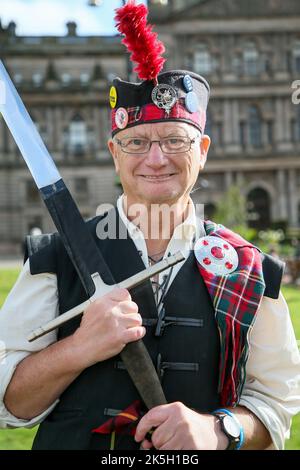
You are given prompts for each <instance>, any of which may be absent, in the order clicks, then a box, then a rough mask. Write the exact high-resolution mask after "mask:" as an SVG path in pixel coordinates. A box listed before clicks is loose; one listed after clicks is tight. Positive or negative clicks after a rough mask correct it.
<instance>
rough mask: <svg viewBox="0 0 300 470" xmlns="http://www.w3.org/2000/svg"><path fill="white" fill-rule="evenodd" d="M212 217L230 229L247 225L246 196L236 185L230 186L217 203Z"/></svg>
mask: <svg viewBox="0 0 300 470" xmlns="http://www.w3.org/2000/svg"><path fill="white" fill-rule="evenodd" d="M214 218H215V220H216V222H218V223H220V224H223V225H225V226H226V227H228V228H230V229H233V227H239V226H241V227H244V226H246V225H247V205H246V198H245V197H244V196H243V195H242V193H241V191H240V189H239V188H238V187H237V186H231V187H230V188H229V190H228V191H227V192H226V193H225V194H224V197H223V198H222V199H220V201H219V202H218V203H217V207H216V211H215V214H214Z"/></svg>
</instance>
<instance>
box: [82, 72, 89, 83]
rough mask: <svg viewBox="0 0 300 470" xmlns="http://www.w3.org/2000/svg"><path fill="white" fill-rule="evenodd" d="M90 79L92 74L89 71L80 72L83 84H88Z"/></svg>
mask: <svg viewBox="0 0 300 470" xmlns="http://www.w3.org/2000/svg"><path fill="white" fill-rule="evenodd" d="M89 81H90V75H89V74H88V73H85V72H84V73H81V74H80V83H81V84H82V85H87V84H88V83H89Z"/></svg>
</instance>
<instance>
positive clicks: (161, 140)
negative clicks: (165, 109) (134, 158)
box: [115, 134, 202, 155]
mask: <svg viewBox="0 0 300 470" xmlns="http://www.w3.org/2000/svg"><path fill="white" fill-rule="evenodd" d="M201 137H202V135H201V134H200V135H197V136H195V137H194V138H193V139H191V138H190V137H187V136H182V135H172V136H170V137H163V138H162V139H160V140H150V139H146V138H144V137H124V139H117V138H116V139H115V142H116V143H117V144H118V145H119V146H120V147H121V149H122V152H124V153H127V154H129V155H145V154H146V153H148V152H149V151H150V149H151V147H152V144H154V143H157V144H158V145H159V147H160V150H161V151H162V152H163V153H165V154H166V155H176V154H178V153H186V152H189V151H190V150H191V148H192V145H193V144H194V143H195V142H196V140H197V139H201ZM139 138H140V139H143V140H147V141H148V148H147V150H145V151H144V152H128V151H126V150H124V148H125V149H126V147H124V146H123V145H122V142H124V140H126V139H139ZM172 138H173V139H176V138H181V139H188V140H189V141H190V142H189V144H190V145H189V148H187V149H185V150H180V151H178V152H165V151H164V150H163V149H162V142H163V141H164V140H167V139H172Z"/></svg>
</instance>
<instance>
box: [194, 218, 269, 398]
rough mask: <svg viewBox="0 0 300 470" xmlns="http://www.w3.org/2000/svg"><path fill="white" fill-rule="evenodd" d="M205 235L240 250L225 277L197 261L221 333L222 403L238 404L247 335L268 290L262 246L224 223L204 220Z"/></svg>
mask: <svg viewBox="0 0 300 470" xmlns="http://www.w3.org/2000/svg"><path fill="white" fill-rule="evenodd" d="M204 227H205V230H206V234H207V235H209V236H215V237H219V238H222V239H224V240H226V241H227V242H228V243H230V244H231V245H232V246H233V247H234V248H235V249H236V251H237V253H238V257H239V264H238V267H237V269H236V270H235V271H234V272H232V273H231V274H228V275H226V276H219V275H215V274H212V273H211V272H209V271H207V270H206V269H204V268H203V267H202V266H201V265H200V264H199V263H198V269H199V271H200V274H201V275H202V277H203V279H204V282H205V284H206V287H207V289H208V292H209V294H210V297H211V299H212V302H213V305H214V308H215V315H216V321H217V325H218V329H219V332H220V344H221V354H220V375H219V392H220V395H221V405H222V406H236V405H237V404H238V402H239V399H240V395H241V392H242V389H243V385H244V382H245V378H246V362H247V359H248V354H249V343H248V334H249V332H250V330H251V327H252V325H253V323H254V319H255V315H256V312H257V309H258V307H259V305H260V302H261V299H262V297H263V294H264V290H265V283H264V278H263V272H262V262H261V257H260V252H259V249H258V248H256V247H255V246H253V245H252V244H251V243H249V242H247V241H246V240H244V239H243V238H242V237H240V236H239V235H237V234H235V233H234V232H232V231H231V230H229V229H226V228H225V227H223V226H222V225H217V224H215V223H213V222H211V221H204Z"/></svg>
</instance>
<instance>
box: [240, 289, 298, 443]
mask: <svg viewBox="0 0 300 470" xmlns="http://www.w3.org/2000/svg"><path fill="white" fill-rule="evenodd" d="M246 371H247V376H246V382H245V386H244V389H243V393H242V397H241V400H240V403H239V404H240V405H241V406H245V407H247V408H248V409H249V410H250V411H252V412H253V413H254V414H255V415H256V416H257V417H258V418H259V419H260V420H261V421H262V423H263V424H264V425H265V426H266V428H267V429H268V430H269V432H270V435H271V437H272V440H273V445H274V447H275V448H276V449H279V450H281V449H283V448H284V441H285V439H287V438H289V429H290V424H291V418H292V416H293V415H295V414H296V413H297V412H299V411H300V355H299V350H298V346H297V342H296V338H295V334H294V330H293V326H292V323H291V319H290V315H289V309H288V306H287V304H286V301H285V299H284V297H283V295H282V294H281V293H280V296H279V298H278V299H276V300H274V299H270V298H268V297H263V299H262V303H261V305H260V308H259V310H258V312H257V317H256V321H255V323H254V326H253V329H252V331H251V335H250V353H249V359H248V362H247V368H246Z"/></svg>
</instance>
